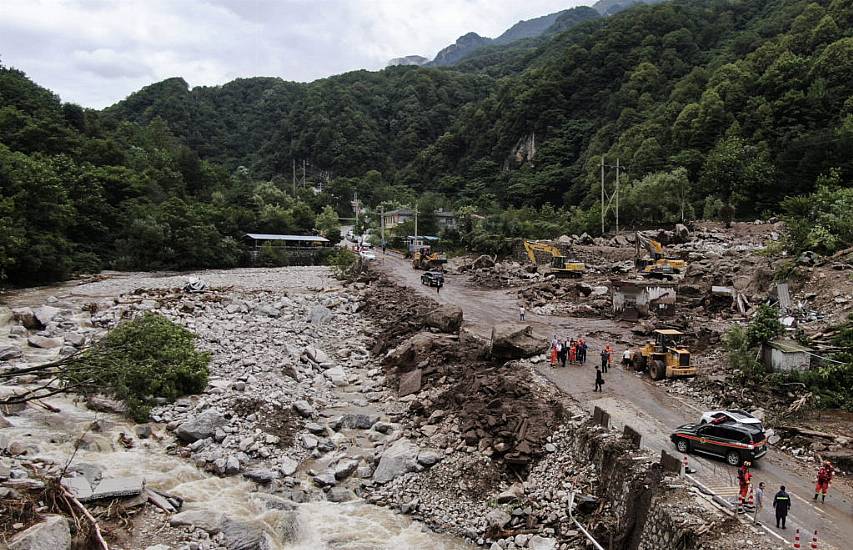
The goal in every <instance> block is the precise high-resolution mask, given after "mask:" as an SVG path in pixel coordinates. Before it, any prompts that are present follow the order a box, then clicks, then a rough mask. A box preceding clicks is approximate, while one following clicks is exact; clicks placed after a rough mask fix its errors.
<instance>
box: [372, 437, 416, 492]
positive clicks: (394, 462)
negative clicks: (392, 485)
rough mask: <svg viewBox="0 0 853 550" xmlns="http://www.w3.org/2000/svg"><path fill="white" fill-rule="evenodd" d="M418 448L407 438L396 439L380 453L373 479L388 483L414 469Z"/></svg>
mask: <svg viewBox="0 0 853 550" xmlns="http://www.w3.org/2000/svg"><path fill="white" fill-rule="evenodd" d="M418 450H419V449H418V446H417V445H415V444H414V443H412V442H411V441H409V440H408V439H398V440H397V441H395V442H394V443H393V444H392V445H391V446H390V447H389V448H388V449H386V450H385V452H383V453H382V457H381V458H380V459H379V465H378V466H377V467H376V471H375V472H373V480H374V481H377V482H379V483H388V482H389V481H391V480H392V479H395V478H397V477H398V476H401V475H403V474H405V473H406V472H409V471H412V470H414V469H415V467H416V461H417V457H418Z"/></svg>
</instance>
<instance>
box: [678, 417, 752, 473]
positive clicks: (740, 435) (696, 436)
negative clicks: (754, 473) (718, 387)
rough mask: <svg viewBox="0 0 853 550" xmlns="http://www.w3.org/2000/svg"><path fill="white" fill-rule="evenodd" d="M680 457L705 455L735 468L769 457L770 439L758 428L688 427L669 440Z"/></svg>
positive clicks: (732, 425)
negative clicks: (768, 440)
mask: <svg viewBox="0 0 853 550" xmlns="http://www.w3.org/2000/svg"><path fill="white" fill-rule="evenodd" d="M669 438H670V439H671V440H672V442H673V443H674V444H675V448H676V449H678V452H680V453H684V454H687V453H691V452H695V453H702V454H707V455H715V456H719V457H722V458H724V459H725V460H726V462H727V463H729V464H731V465H732V466H740V465H741V464H742V463H743V462H744V461H745V460H749V461H750V462H752V461H755V460H758V459H759V458H761V457H762V456H764V455H765V454H767V437H766V436H765V435H764V431H763V430H761V429H760V428H758V427H756V426H755V425H750V424H740V423H737V422H724V423H721V424H711V423H706V424H684V425H683V426H679V427H678V428H676V429H675V431H674V432H673V433H672V435H670V436H669Z"/></svg>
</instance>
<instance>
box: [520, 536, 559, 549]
mask: <svg viewBox="0 0 853 550" xmlns="http://www.w3.org/2000/svg"><path fill="white" fill-rule="evenodd" d="M527 547H528V548H530V550H554V549H555V548H556V547H557V539H552V538H545V537H542V536H539V535H533V536H532V537H530V540H528V541H527Z"/></svg>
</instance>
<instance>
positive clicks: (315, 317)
mask: <svg viewBox="0 0 853 550" xmlns="http://www.w3.org/2000/svg"><path fill="white" fill-rule="evenodd" d="M332 316H333V314H332V310H330V309H329V308H327V307H326V306H320V305H317V306H314V307H312V308H311V312H310V313H309V314H308V322H309V323H311V324H312V325H324V324H326V323H328V322H329V321H331V320H332Z"/></svg>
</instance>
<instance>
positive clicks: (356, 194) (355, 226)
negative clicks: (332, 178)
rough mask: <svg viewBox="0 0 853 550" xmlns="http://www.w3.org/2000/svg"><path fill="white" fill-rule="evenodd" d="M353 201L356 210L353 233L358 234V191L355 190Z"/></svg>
mask: <svg viewBox="0 0 853 550" xmlns="http://www.w3.org/2000/svg"><path fill="white" fill-rule="evenodd" d="M352 202H353V207H352V209H353V210H355V225H354V226H353V227H352V234H353V235H356V234H357V233H358V191H356V192H355V194H354V196H353V201H352Z"/></svg>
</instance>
